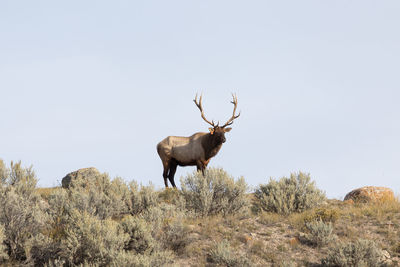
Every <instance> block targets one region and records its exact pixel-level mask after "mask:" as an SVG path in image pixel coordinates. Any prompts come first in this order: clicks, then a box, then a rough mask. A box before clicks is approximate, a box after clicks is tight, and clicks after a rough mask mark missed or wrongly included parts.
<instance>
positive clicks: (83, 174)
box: [61, 167, 100, 188]
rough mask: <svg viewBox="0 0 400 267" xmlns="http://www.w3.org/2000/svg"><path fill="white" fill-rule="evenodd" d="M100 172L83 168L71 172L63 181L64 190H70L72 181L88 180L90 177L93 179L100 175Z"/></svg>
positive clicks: (91, 168)
mask: <svg viewBox="0 0 400 267" xmlns="http://www.w3.org/2000/svg"><path fill="white" fill-rule="evenodd" d="M99 174H100V172H99V171H98V170H97V169H96V168H93V167H90V168H83V169H79V170H77V171H74V172H71V173H69V174H67V175H66V176H65V177H64V178H62V180H61V184H62V187H63V188H69V185H70V184H71V181H72V180H75V179H81V178H82V179H88V178H89V177H93V176H96V175H99Z"/></svg>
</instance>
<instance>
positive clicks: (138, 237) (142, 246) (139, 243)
mask: <svg viewBox="0 0 400 267" xmlns="http://www.w3.org/2000/svg"><path fill="white" fill-rule="evenodd" d="M121 224H122V227H123V229H124V231H125V233H127V234H128V235H129V240H128V242H126V244H125V250H127V251H134V252H135V253H139V254H145V253H146V252H147V254H150V253H151V252H152V251H153V249H154V248H155V245H156V242H155V240H154V238H153V236H152V235H151V226H152V225H151V224H149V223H147V222H146V221H145V220H144V219H142V218H138V217H133V216H127V217H126V218H124V219H123V220H122V223H121Z"/></svg>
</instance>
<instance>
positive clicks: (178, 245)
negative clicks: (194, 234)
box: [161, 216, 189, 254]
mask: <svg viewBox="0 0 400 267" xmlns="http://www.w3.org/2000/svg"><path fill="white" fill-rule="evenodd" d="M188 233H189V231H188V229H187V227H185V225H184V223H183V222H182V218H179V216H178V217H174V218H172V219H171V220H169V221H168V223H166V225H165V226H164V227H163V236H162V240H161V241H162V243H163V247H164V248H166V249H170V250H172V251H174V252H176V253H178V254H181V253H182V252H183V251H184V248H185V247H186V246H187V245H188V244H189V239H188Z"/></svg>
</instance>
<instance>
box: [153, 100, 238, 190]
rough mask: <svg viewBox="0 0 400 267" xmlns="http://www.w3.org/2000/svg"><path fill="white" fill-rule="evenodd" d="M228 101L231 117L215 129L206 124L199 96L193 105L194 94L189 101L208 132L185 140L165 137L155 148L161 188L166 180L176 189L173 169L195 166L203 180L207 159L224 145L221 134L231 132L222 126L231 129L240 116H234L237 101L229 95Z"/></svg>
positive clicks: (214, 126) (213, 125)
mask: <svg viewBox="0 0 400 267" xmlns="http://www.w3.org/2000/svg"><path fill="white" fill-rule="evenodd" d="M232 97H233V100H232V101H231V103H232V104H233V105H234V107H233V114H232V117H231V118H230V119H229V120H228V121H227V122H226V123H225V124H224V125H222V126H219V122H218V123H217V125H215V124H214V121H211V122H210V121H209V120H207V119H206V117H205V115H204V110H203V107H202V95H200V99H199V101H197V94H196V97H195V99H194V100H193V101H194V103H195V104H196V106H197V107H198V108H199V110H200V113H201V117H202V118H203V120H204V121H205V122H207V123H208V124H210V125H211V126H212V127H210V128H209V129H208V130H209V132H208V133H203V132H199V133H195V134H193V135H192V136H189V137H183V136H168V137H167V138H165V139H164V140H162V141H161V142H160V143H158V144H157V152H158V155H159V156H160V158H161V161H162V164H163V168H164V170H163V177H164V183H165V187H168V180H169V181H170V183H171V185H172V186H173V187H176V186H175V181H174V176H175V172H176V168H177V166H196V167H197V171H201V172H202V174H203V176H204V170H205V169H206V167H207V165H208V163H209V162H210V159H211V158H212V157H214V156H215V155H217V153H218V151H219V150H220V149H221V147H222V144H223V143H225V141H226V139H225V133H227V132H229V131H230V130H232V128H230V127H228V128H226V126H229V125H231V124H232V123H233V121H234V120H235V119H237V118H238V117H239V116H240V112H239V114H238V115H235V113H236V108H237V103H238V102H237V97H236V95H233V94H232ZM167 179H168V180H167Z"/></svg>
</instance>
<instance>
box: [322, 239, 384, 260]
mask: <svg viewBox="0 0 400 267" xmlns="http://www.w3.org/2000/svg"><path fill="white" fill-rule="evenodd" d="M322 264H323V266H339V267H348V266H355V267H362V266H369V267H375V266H381V251H380V249H378V247H377V246H376V244H375V242H374V241H372V240H363V239H359V240H357V241H355V242H348V243H341V244H339V245H337V246H335V247H333V248H332V250H331V251H330V252H329V254H328V256H327V257H326V258H325V259H323V260H322Z"/></svg>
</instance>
